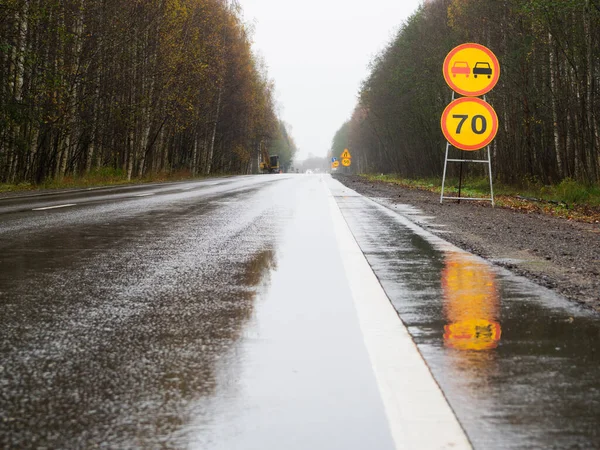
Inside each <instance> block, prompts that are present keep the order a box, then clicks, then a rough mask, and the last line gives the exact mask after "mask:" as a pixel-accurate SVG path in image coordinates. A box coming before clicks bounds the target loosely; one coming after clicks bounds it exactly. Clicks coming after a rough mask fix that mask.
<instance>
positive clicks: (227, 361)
mask: <svg viewBox="0 0 600 450" xmlns="http://www.w3.org/2000/svg"><path fill="white" fill-rule="evenodd" d="M418 216H419V211H418V210H416V209H414V208H412V209H411V208H410V207H409V206H407V205H404V207H403V208H399V207H398V205H391V204H390V205H387V204H386V203H385V202H384V201H383V200H382V199H377V201H373V200H372V199H369V198H367V197H363V196H361V195H359V194H357V193H356V192H354V191H352V190H351V189H348V188H346V187H345V186H343V185H342V184H340V183H339V182H337V181H335V180H333V179H332V178H330V177H329V176H326V175H310V176H309V175H269V176H246V177H231V178H223V179H215V180H208V181H200V182H198V181H196V182H187V183H171V184H157V185H145V186H136V187H120V188H103V189H94V190H81V191H71V192H63V193H45V194H40V195H27V196H21V197H11V198H5V199H0V250H1V253H0V255H1V256H0V314H1V317H2V319H3V320H2V327H1V328H0V357H1V362H0V446H1V447H3V448H39V447H48V448H81V447H94V446H105V447H110V448H114V447H118V448H158V447H160V448H183V447H186V448H199V449H200V448H201V449H205V448H208V449H259V448H260V449H280V448H285V449H306V448H310V449H337V448H339V449H364V448H377V449H388V448H389V449H394V448H425V449H427V448H454V449H459V448H470V447H471V446H472V447H474V448H481V449H488V448H528V447H538V448H598V447H600V434H599V433H600V432H599V430H598V427H597V424H598V423H599V422H600V374H599V373H598V370H597V367H598V363H599V342H600V339H599V334H600V321H599V320H598V315H597V314H595V313H594V312H591V311H589V310H586V309H582V308H580V307H578V306H576V305H573V304H572V303H569V302H567V301H566V300H565V299H564V298H562V297H560V296H558V295H556V294H554V293H552V292H551V291H549V290H547V289H546V288H543V287H540V286H538V285H536V284H533V283H531V282H530V281H527V280H525V279H523V278H519V277H516V276H514V275H512V274H511V273H510V272H508V271H506V270H504V269H502V268H498V267H495V266H492V265H489V264H488V263H487V262H486V261H484V260H482V259H480V258H478V257H475V256H473V255H471V254H469V253H466V252H464V251H461V250H459V249H458V248H457V247H454V246H453V245H451V244H449V243H447V242H445V241H444V240H442V239H440V237H438V236H434V235H433V234H431V233H430V232H428V231H426V230H424V229H422V228H420V227H419V226H417V225H415V222H416V220H415V217H418ZM430 220H431V219H430ZM400 319H401V320H400ZM409 333H410V334H409Z"/></svg>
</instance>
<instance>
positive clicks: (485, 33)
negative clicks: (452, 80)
mask: <svg viewBox="0 0 600 450" xmlns="http://www.w3.org/2000/svg"><path fill="white" fill-rule="evenodd" d="M465 42H476V43H480V44H483V45H485V46H487V47H489V48H490V49H491V50H492V51H493V52H494V53H495V54H496V55H497V57H498V59H499V61H500V65H501V67H502V72H501V76H500V81H499V83H498V84H497V85H496V87H495V88H494V90H493V91H491V92H490V93H489V94H488V95H487V101H488V102H489V103H490V104H491V105H492V106H493V107H494V108H495V110H496V112H497V113H498V117H499V122H500V129H499V131H498V135H497V137H496V139H495V141H494V142H493V144H492V146H491V153H492V165H493V173H494V176H495V177H496V178H498V179H500V180H502V181H504V182H507V183H518V182H520V181H522V180H529V181H531V180H534V181H537V182H540V183H546V184H547V183H559V182H560V181H561V180H564V179H572V180H577V181H580V182H583V183H598V182H599V181H600V2H598V1H597V0H503V1H498V0H427V1H425V2H424V3H423V5H422V6H421V7H420V8H419V10H418V11H417V12H416V13H415V14H414V15H413V16H412V17H410V18H409V19H408V20H407V21H406V22H405V23H404V24H403V26H402V27H401V28H400V30H399V32H398V34H397V36H396V38H395V39H394V40H393V41H392V42H391V43H390V44H389V46H388V47H387V48H386V49H385V50H384V51H383V52H382V53H381V54H380V55H379V56H378V57H377V58H376V59H375V60H374V61H373V63H372V67H371V73H370V76H369V77H368V78H367V79H366V80H365V82H364V84H363V86H362V89H361V92H360V98H359V102H358V104H357V106H356V109H355V111H354V114H353V116H352V119H351V120H350V121H349V123H347V124H346V125H345V126H344V127H342V128H341V129H340V132H338V135H337V136H336V138H335V139H334V148H343V147H344V146H348V147H349V148H350V149H351V151H352V155H353V157H354V158H353V163H354V164H355V167H357V170H359V171H361V172H371V173H373V172H377V173H380V172H383V173H398V174H400V175H402V176H404V177H409V178H417V177H429V176H440V177H441V174H442V171H443V163H444V151H445V144H446V142H445V140H444V137H443V135H442V132H441V130H440V117H441V114H442V111H443V110H444V108H445V107H446V105H448V104H449V103H450V101H451V99H452V92H451V90H450V88H449V87H448V86H447V85H446V83H445V82H444V78H443V76H442V63H443V61H444V58H445V56H446V55H447V53H448V52H449V51H450V50H451V49H452V48H454V47H455V46H456V45H459V44H462V43H465ZM472 156H474V155H472V154H471V155H468V157H469V158H471V157H472ZM450 157H456V158H458V157H460V151H455V153H454V154H451V155H450ZM478 167H481V169H483V165H478ZM469 170H471V169H469Z"/></svg>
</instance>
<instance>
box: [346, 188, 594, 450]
mask: <svg viewBox="0 0 600 450" xmlns="http://www.w3.org/2000/svg"><path fill="white" fill-rule="evenodd" d="M336 195H337V200H338V203H339V205H340V208H341V210H342V212H343V214H344V217H345V218H346V220H347V221H348V224H349V226H350V228H351V229H352V231H353V233H354V236H355V237H356V239H357V241H358V243H359V245H360V247H361V249H362V250H363V252H364V253H365V256H366V257H367V260H368V261H369V263H370V264H371V266H372V268H373V270H374V271H375V273H376V274H377V276H378V278H379V280H380V281H381V283H382V286H383V287H384V289H385V291H386V293H387V294H388V296H389V298H390V300H391V301H392V303H393V305H394V307H395V308H396V310H397V311H398V313H399V314H400V317H401V318H402V320H403V322H404V323H405V324H406V325H407V327H408V329H409V331H410V333H411V335H412V336H413V338H414V340H415V342H416V343H417V345H418V347H419V350H420V351H421V353H422V355H423V357H424V358H425V360H426V361H427V363H428V365H429V367H430V369H431V371H432V373H433V375H434V376H435V378H436V380H437V381H438V383H439V384H440V386H441V388H442V390H443V391H444V394H445V395H446V397H447V399H448V401H449V402H450V405H451V406H452V408H453V409H454V411H455V412H456V414H457V416H458V418H459V420H460V422H461V424H462V426H463V427H464V429H465V431H466V432H467V434H468V436H469V438H470V440H471V442H472V444H473V446H474V447H475V448H481V449H489V448H501V449H505V448H515V449H517V448H519V449H520V448H569V449H570V448H582V449H589V448H600V426H599V425H600V370H599V368H600V320H599V317H598V316H597V315H596V314H594V313H592V312H590V311H587V310H584V309H582V308H581V307H579V306H577V305H573V304H571V303H569V302H567V301H566V300H565V299H563V298H561V297H559V296H557V295H555V294H554V293H553V292H551V291H549V290H547V289H545V288H541V287H539V286H537V285H535V284H533V283H531V282H529V281H527V280H525V279H524V278H520V277H516V276H513V275H512V274H510V272H508V271H506V270H504V269H502V268H499V267H497V266H491V265H489V264H488V263H486V262H485V261H483V260H482V259H480V258H478V257H476V256H473V255H471V254H468V253H466V252H463V251H461V250H459V249H458V248H456V247H454V246H453V245H451V244H449V243H447V242H446V241H443V240H442V239H440V237H439V236H442V237H443V235H444V233H446V232H451V231H450V230H444V229H443V228H438V229H439V230H440V231H441V232H440V233H439V234H438V235H433V234H431V233H429V232H427V231H425V230H423V229H422V228H420V227H418V226H416V225H415V223H419V222H423V221H427V222H428V223H429V226H431V227H432V228H434V229H435V228H436V226H435V218H434V217H424V216H423V215H422V214H420V213H419V211H418V210H415V209H414V208H412V207H411V206H410V205H393V204H392V203H391V202H390V201H388V200H387V199H374V200H375V201H372V200H369V199H366V198H365V197H362V196H359V195H358V194H356V193H354V192H353V191H350V190H348V189H346V188H340V189H339V190H337V191H336ZM407 219H410V220H407Z"/></svg>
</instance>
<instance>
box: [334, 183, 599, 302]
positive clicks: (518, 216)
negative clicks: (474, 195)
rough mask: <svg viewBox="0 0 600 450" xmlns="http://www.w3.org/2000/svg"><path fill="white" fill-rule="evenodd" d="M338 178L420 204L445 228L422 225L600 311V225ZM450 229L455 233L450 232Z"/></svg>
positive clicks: (363, 189)
mask: <svg viewBox="0 0 600 450" xmlns="http://www.w3.org/2000/svg"><path fill="white" fill-rule="evenodd" d="M335 178H336V179H337V180H338V181H340V182H341V183H343V184H344V185H346V186H347V187H349V188H351V189H353V190H355V191H356V192H358V193H360V194H362V195H365V196H367V197H379V198H387V199H390V200H391V201H392V202H393V203H396V204H407V205H411V206H414V207H416V208H418V209H420V210H421V211H423V213H424V214H425V215H427V216H435V220H432V223H435V224H437V225H445V227H444V231H445V232H444V233H443V234H440V233H439V228H437V227H435V228H434V227H428V226H427V224H422V223H420V224H419V225H420V226H422V227H423V228H426V229H428V231H430V232H432V233H434V234H439V235H440V237H442V238H443V239H445V240H447V241H449V242H451V243H453V244H454V245H456V246H457V247H460V248H462V249H464V250H467V251H469V252H471V253H474V254H476V255H479V256H481V257H483V258H485V259H487V260H489V261H491V262H492V263H494V264H496V265H499V266H502V267H505V268H507V269H509V270H511V271H512V272H514V273H516V274H518V275H522V276H525V277H527V278H529V279H531V280H533V281H534V282H536V283H538V284H540V285H542V286H545V287H548V288H550V289H553V290H555V291H556V292H558V293H560V294H561V295H563V296H565V297H566V298H568V299H569V300H571V301H574V302H577V303H580V304H582V305H585V306H586V307H588V308H591V309H593V310H595V311H596V312H598V313H600V224H588V223H582V222H575V221H570V220H566V219H560V218H556V217H552V216H548V215H546V214H542V213H525V212H522V211H515V210H512V209H508V208H501V207H495V208H493V207H492V206H491V205H490V204H489V203H487V202H486V203H483V202H468V201H463V202H461V203H460V204H459V203H457V202H456V201H448V200H446V201H444V203H443V204H440V198H439V195H438V194H435V193H433V192H429V191H423V190H418V189H408V188H405V187H401V186H398V185H395V184H391V183H385V182H378V181H369V180H366V179H364V178H362V177H359V176H356V175H335ZM448 231H450V233H448Z"/></svg>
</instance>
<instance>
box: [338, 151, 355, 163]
mask: <svg viewBox="0 0 600 450" xmlns="http://www.w3.org/2000/svg"><path fill="white" fill-rule="evenodd" d="M340 158H341V159H352V156H351V155H350V152H349V151H348V149H346V150H344V153H342V156H340ZM348 165H350V164H348Z"/></svg>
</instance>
